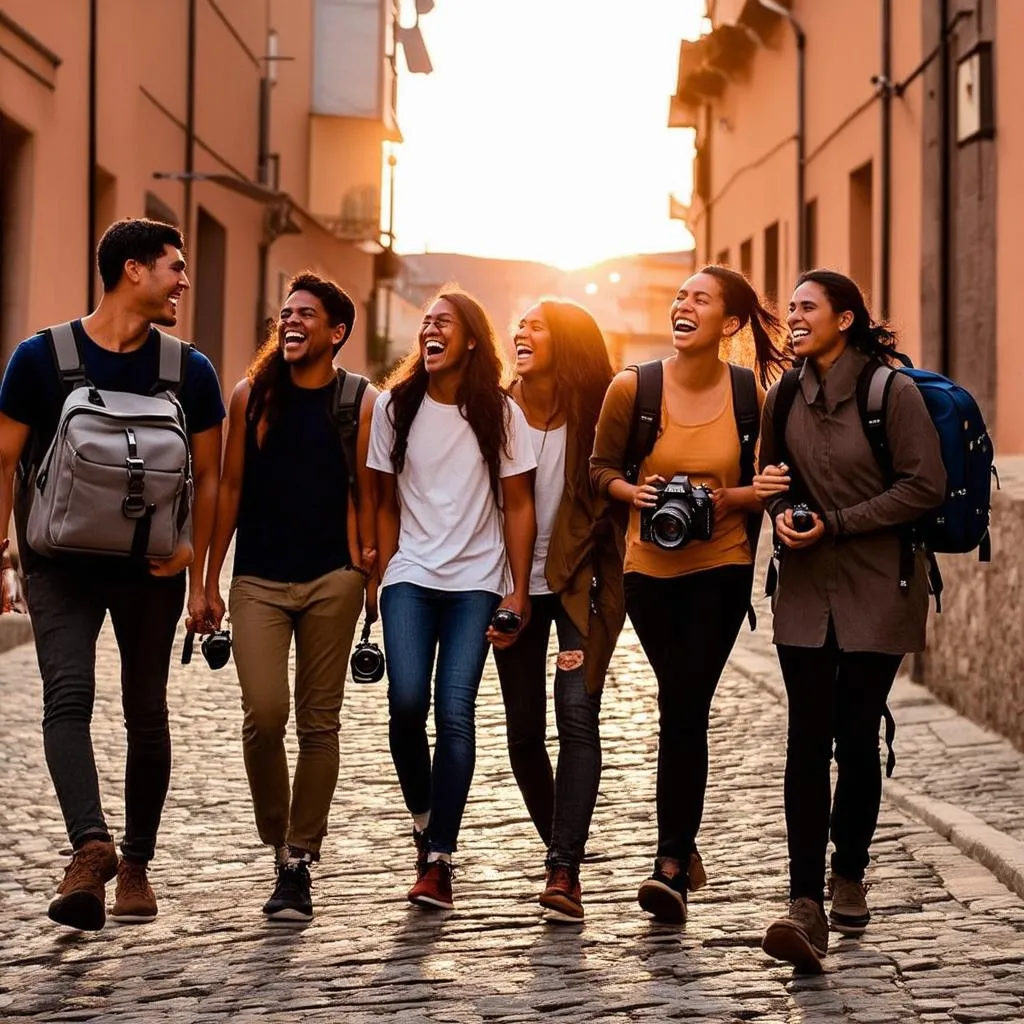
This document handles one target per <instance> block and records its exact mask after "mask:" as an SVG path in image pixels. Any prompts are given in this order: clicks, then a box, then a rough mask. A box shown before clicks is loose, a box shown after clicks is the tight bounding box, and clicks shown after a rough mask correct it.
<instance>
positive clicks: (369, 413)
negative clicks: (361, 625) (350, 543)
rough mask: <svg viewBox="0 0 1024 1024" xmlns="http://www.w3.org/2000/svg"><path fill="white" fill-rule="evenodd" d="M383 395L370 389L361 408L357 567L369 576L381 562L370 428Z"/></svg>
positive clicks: (355, 563)
mask: <svg viewBox="0 0 1024 1024" xmlns="http://www.w3.org/2000/svg"><path fill="white" fill-rule="evenodd" d="M378 394H379V392H378V391H377V389H376V388H375V387H374V386H373V385H372V384H370V385H368V386H367V388H366V391H365V392H364V393H363V401H362V405H360V407H359V434H358V436H357V437H356V480H357V482H358V485H359V510H358V513H357V529H358V545H359V546H358V549H357V550H356V552H355V554H356V559H355V560H354V561H353V563H352V564H353V565H361V566H362V567H363V569H365V570H366V572H367V573H371V574H372V572H373V569H374V566H375V564H376V561H377V500H378V499H377V490H378V484H377V478H378V476H379V474H378V473H375V472H374V471H373V470H372V469H369V468H368V467H367V465H366V456H367V453H368V452H369V450H370V425H371V423H372V422H373V407H374V404H375V403H376V401H377V395H378Z"/></svg>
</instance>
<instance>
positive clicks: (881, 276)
mask: <svg viewBox="0 0 1024 1024" xmlns="http://www.w3.org/2000/svg"><path fill="white" fill-rule="evenodd" d="M879 78H880V81H879V83H878V84H879V88H880V90H881V93H880V95H881V100H882V106H881V122H882V140H881V150H880V160H879V163H880V165H881V166H880V167H879V178H880V181H881V192H882V195H881V203H880V204H879V205H880V207H881V209H880V211H879V213H880V217H881V233H880V234H881V237H880V250H881V251H880V254H879V269H878V293H879V308H880V310H881V315H882V319H883V320H885V319H887V318H888V316H889V302H890V297H891V291H892V91H893V90H892V0H882V69H881V74H880V76H879Z"/></svg>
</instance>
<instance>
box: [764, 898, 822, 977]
mask: <svg viewBox="0 0 1024 1024" xmlns="http://www.w3.org/2000/svg"><path fill="white" fill-rule="evenodd" d="M761 948H762V949H763V950H764V951H765V952H766V953H767V954H768V955H769V956H772V957H775V959H776V960H785V961H787V962H788V963H791V964H792V965H793V966H794V967H795V968H796V969H797V971H799V972H801V973H803V974H821V971H822V966H821V961H822V958H823V957H824V956H825V954H826V953H827V952H828V922H827V921H826V920H825V911H824V910H823V909H822V908H821V906H820V905H819V904H818V903H816V902H815V901H814V900H812V899H809V898H807V897H806V896H804V897H802V898H801V899H798V900H793V902H792V903H790V905H789V913H788V914H787V915H786V916H785V917H780V918H779V919H778V920H777V921H773V922H772V923H771V924H770V925H768V930H767V931H766V932H765V935H764V941H763V942H762V943H761Z"/></svg>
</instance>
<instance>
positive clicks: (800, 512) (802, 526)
mask: <svg viewBox="0 0 1024 1024" xmlns="http://www.w3.org/2000/svg"><path fill="white" fill-rule="evenodd" d="M792 512H793V529H794V530H795V531H796V532H797V533H809V532H810V531H811V530H813V529H814V513H812V512H811V510H810V509H809V508H808V507H807V506H806V505H794V506H793V509H792Z"/></svg>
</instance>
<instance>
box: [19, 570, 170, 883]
mask: <svg viewBox="0 0 1024 1024" xmlns="http://www.w3.org/2000/svg"><path fill="white" fill-rule="evenodd" d="M27 591H28V606H29V613H30V615H31V616H32V628H33V631H34V633H35V643H36V656H37V657H38V659H39V671H40V673H41V675H42V677H43V747H44V750H45V752H46V764H47V766H48V767H49V769H50V777H51V778H52V779H53V786H54V789H55V790H56V792H57V800H58V802H59V803H60V809H61V812H62V813H63V815H64V823H65V825H66V826H67V830H68V838H69V839H70V840H71V845H72V846H73V847H74V848H75V849H78V847H80V846H81V845H82V844H83V843H84V842H86V841H87V840H90V839H105V840H108V841H109V839H110V832H109V830H108V828H107V824H106V821H105V820H104V817H103V808H102V805H101V802H100V788H99V781H98V779H97V776H96V760H95V757H94V755H93V748H92V736H91V734H90V723H91V721H92V709H93V701H94V699H95V696H96V640H97V637H98V636H99V632H100V628H101V627H102V625H103V620H104V618H105V616H106V613H107V612H108V611H109V612H110V619H111V623H112V625H113V627H114V635H115V637H116V639H117V647H118V651H119V652H120V655H121V702H122V706H123V708H124V721H125V728H126V730H127V734H128V757H127V764H126V767H125V778H124V802H125V827H124V839H123V841H122V843H121V851H122V853H123V854H124V856H125V858H126V859H128V860H133V861H138V862H142V863H145V862H147V861H149V860H150V859H151V858H152V857H153V851H154V848H155V846H156V834H157V829H158V828H159V826H160V815H161V813H162V812H163V806H164V799H165V798H166V796H167V785H168V782H169V779H170V774H171V737H170V732H169V730H168V727H167V675H168V671H169V669H170V660H171V647H172V645H173V642H174V631H175V628H176V626H177V624H178V619H179V618H180V617H181V612H182V607H183V604H184V599H185V576H184V574H181V575H179V576H176V577H172V578H169V579H157V578H155V577H152V576H134V577H129V576H127V575H125V574H124V573H123V572H120V573H116V574H115V573H109V574H108V573H103V572H90V573H85V572H81V571H79V570H78V569H77V567H75V568H68V567H63V566H60V565H57V564H54V565H52V566H50V565H47V566H46V567H45V568H41V569H39V570H37V571H34V572H31V573H30V574H29V576H28V579H27Z"/></svg>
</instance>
